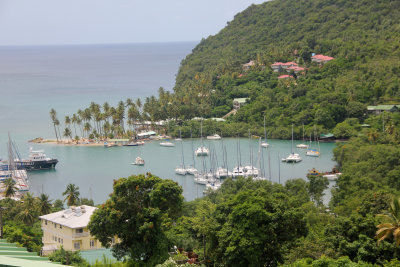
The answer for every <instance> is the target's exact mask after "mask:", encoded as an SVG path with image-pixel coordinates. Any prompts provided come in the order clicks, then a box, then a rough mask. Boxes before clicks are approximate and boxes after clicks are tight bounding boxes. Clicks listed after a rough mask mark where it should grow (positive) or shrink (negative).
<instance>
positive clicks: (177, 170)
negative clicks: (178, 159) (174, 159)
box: [175, 166, 187, 175]
mask: <svg viewBox="0 0 400 267" xmlns="http://www.w3.org/2000/svg"><path fill="white" fill-rule="evenodd" d="M175 173H176V174H179V175H186V173H187V170H186V169H185V168H184V167H183V166H178V167H176V168H175Z"/></svg>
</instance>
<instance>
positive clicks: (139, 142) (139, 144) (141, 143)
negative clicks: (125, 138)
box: [136, 141, 144, 146]
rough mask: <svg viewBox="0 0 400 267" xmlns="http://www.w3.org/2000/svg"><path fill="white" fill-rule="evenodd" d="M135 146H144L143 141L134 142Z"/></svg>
mask: <svg viewBox="0 0 400 267" xmlns="http://www.w3.org/2000/svg"><path fill="white" fill-rule="evenodd" d="M136 144H137V145H138V146H143V145H144V141H136Z"/></svg>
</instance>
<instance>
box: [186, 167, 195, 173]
mask: <svg viewBox="0 0 400 267" xmlns="http://www.w3.org/2000/svg"><path fill="white" fill-rule="evenodd" d="M186 172H187V174H190V175H195V174H196V173H197V172H198V171H197V169H196V168H195V167H193V166H189V167H187V168H186Z"/></svg>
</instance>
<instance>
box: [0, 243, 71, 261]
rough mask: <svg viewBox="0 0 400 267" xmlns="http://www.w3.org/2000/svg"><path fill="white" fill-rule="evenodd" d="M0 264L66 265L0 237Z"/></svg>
mask: <svg viewBox="0 0 400 267" xmlns="http://www.w3.org/2000/svg"><path fill="white" fill-rule="evenodd" d="M0 266H22V267H25V266H26V267H41V266H43V267H52V266H53V267H54V266H65V265H61V264H57V263H52V262H50V261H49V259H48V258H46V257H39V256H37V253H36V252H28V251H27V250H26V248H23V247H17V246H16V244H14V243H8V242H7V240H5V239H0Z"/></svg>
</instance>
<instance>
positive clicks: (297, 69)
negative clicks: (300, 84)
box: [286, 67, 304, 74]
mask: <svg viewBox="0 0 400 267" xmlns="http://www.w3.org/2000/svg"><path fill="white" fill-rule="evenodd" d="M286 71H287V72H288V73H290V72H291V71H293V72H294V73H296V74H297V73H299V72H301V71H304V68H303V67H289V68H287V69H286Z"/></svg>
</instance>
